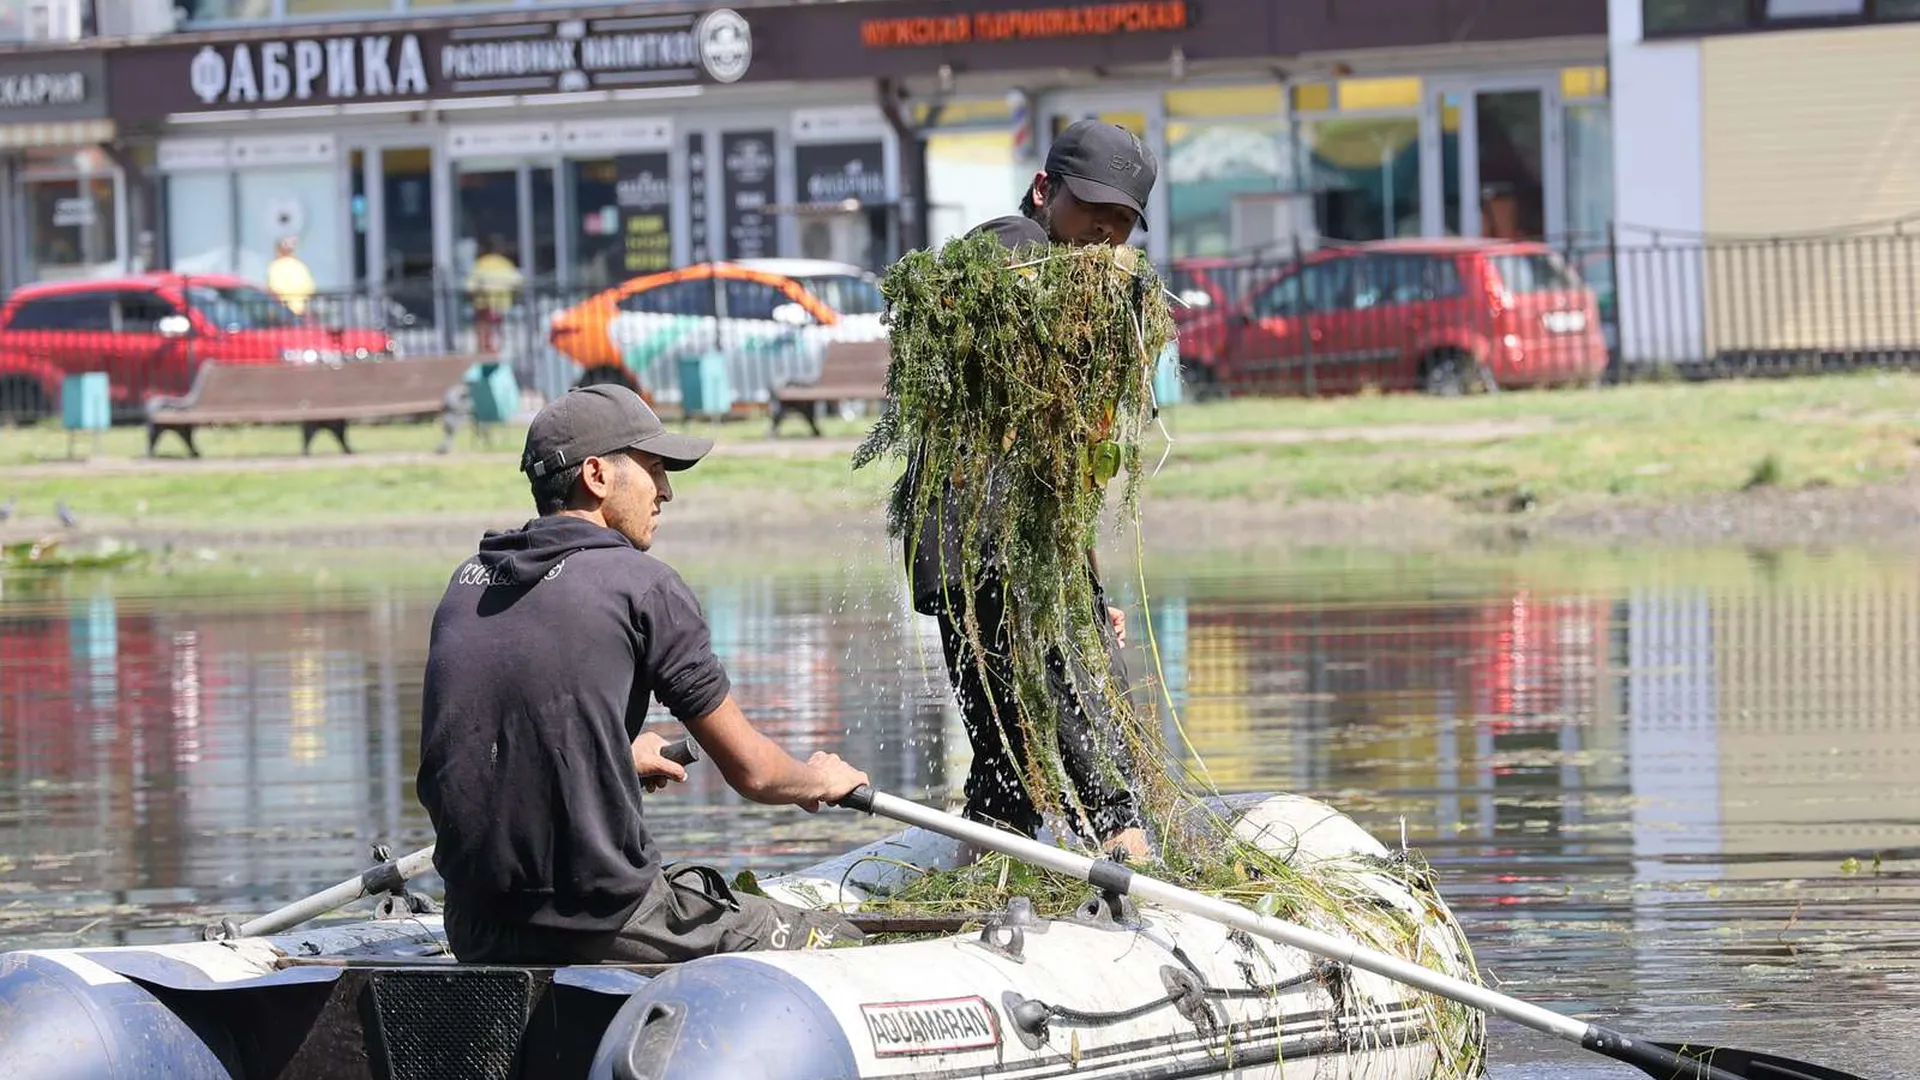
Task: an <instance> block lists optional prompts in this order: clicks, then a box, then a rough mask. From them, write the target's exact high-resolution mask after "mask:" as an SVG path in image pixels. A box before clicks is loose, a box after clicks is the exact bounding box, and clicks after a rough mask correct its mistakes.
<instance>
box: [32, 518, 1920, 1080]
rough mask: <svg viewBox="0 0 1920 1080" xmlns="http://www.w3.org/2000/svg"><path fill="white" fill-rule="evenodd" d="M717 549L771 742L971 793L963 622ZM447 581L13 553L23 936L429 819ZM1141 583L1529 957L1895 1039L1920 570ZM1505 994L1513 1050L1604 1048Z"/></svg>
mask: <svg viewBox="0 0 1920 1080" xmlns="http://www.w3.org/2000/svg"><path fill="white" fill-rule="evenodd" d="M826 561H828V560H826V559H823V562H826ZM1561 576H1566V577H1569V578H1571V579H1572V580H1573V583H1572V584H1564V583H1558V579H1559V578H1560V577H1561ZM691 577H692V579H693V581H694V584H695V587H696V589H697V591H698V592H699V593H700V595H701V597H702V602H703V604H704V605H705V606H706V608H707V611H708V613H709V616H710V618H711V622H712V626H713V635H714V646H715V648H716V650H717V651H718V652H719V653H720V655H721V656H722V657H723V658H724V660H725V661H726V663H727V665H728V667H729V669H730V670H731V672H732V674H733V677H734V681H735V686H736V693H737V694H738V696H739V698H740V699H741V701H742V702H743V704H744V705H745V706H746V708H747V710H748V713H749V715H751V716H752V717H754V719H755V720H756V721H757V722H758V723H760V724H761V725H762V726H763V727H764V728H765V729H766V730H768V731H769V732H770V733H771V734H772V735H774V737H776V738H777V739H780V740H781V741H782V742H784V743H786V744H787V745H789V746H792V747H794V748H796V749H812V748H824V749H831V750H836V751H838V752H840V753H842V754H844V755H846V756H847V757H848V758H849V759H851V760H854V761H857V762H859V763H860V764H862V765H863V766H864V767H866V768H867V769H868V770H869V771H870V772H872V773H873V775H874V776H875V778H876V781H877V782H878V783H879V784H880V785H882V786H884V787H886V788H889V789H892V790H896V791H902V792H907V793H912V794H917V795H931V796H934V797H946V796H950V795H951V794H952V792H953V789H954V788H955V787H957V784H958V781H959V779H960V777H961V776H962V775H963V774H964V769H965V764H966V756H967V750H966V743H965V738H964V735H963V734H962V733H961V731H960V728H959V725H958V721H957V718H956V717H955V716H954V713H953V710H952V709H951V708H950V707H949V706H948V705H947V701H946V690H945V684H944V673H943V671H942V670H941V668H940V665H939V655H938V648H937V643H936V642H935V640H934V638H933V637H932V634H931V628H930V626H927V625H922V624H923V623H924V622H925V620H917V619H916V620H909V619H907V618H905V617H903V616H902V614H901V612H902V611H903V604H902V602H901V598H900V596H899V594H898V590H897V588H896V583H893V582H891V581H890V580H889V579H887V578H886V577H885V575H884V573H883V572H882V571H880V570H876V571H874V572H873V574H871V575H868V576H863V575H861V574H860V573H856V572H853V571H844V572H843V571H839V570H835V571H833V572H830V573H829V572H815V573H792V572H783V573H779V574H772V573H769V574H762V575H757V576H756V575H752V574H741V573H738V572H733V571H728V572H725V573H721V572H717V571H716V572H714V573H713V574H711V575H709V576H708V577H706V578H702V577H701V576H700V575H699V574H698V572H697V571H696V572H695V573H694V574H692V575H691ZM443 580H444V578H443V576H442V570H441V569H440V568H435V569H433V570H432V571H431V572H423V573H421V574H418V575H413V576H409V575H406V574H394V575H389V576H388V577H386V578H384V579H382V580H378V581H376V582H373V583H369V584H365V585H359V586H351V587H339V586H333V587H327V588H317V587H316V588H295V589H288V588H286V587H276V588H272V589H264V590H262V589H253V588H247V589H243V590H238V591H236V590H234V589H232V588H225V587H223V588H222V589H220V590H213V591H210V592H202V591H197V590H192V589H189V590H187V591H184V592H174V593H171V594H169V595H153V594H151V593H150V592H148V591H147V589H148V586H149V585H150V584H151V583H145V582H142V581H140V580H139V579H127V578H118V579H116V578H85V577H75V578H67V579H57V580H54V581H52V582H48V583H45V584H44V585H42V586H41V587H39V588H37V589H33V590H30V591H25V592H23V591H22V590H21V589H20V588H18V587H16V586H15V585H14V584H12V583H10V584H9V591H7V592H6V593H5V594H4V596H0V940H4V942H5V943H6V944H8V945H18V944H21V943H27V942H31V943H42V944H67V943H73V942H75V941H79V940H84V941H87V942H91V943H109V942H139V941H149V940H161V939H175V938H178V937H180V936H182V935H183V934H185V933H191V932H192V930H193V929H194V928H196V927H197V926H198V925H199V924H200V923H202V922H204V921H205V920H207V919H209V918H212V917H214V916H216V915H223V914H232V913H235V912H238V911H246V910H260V909H263V908H264V907H266V906H268V905H271V904H273V903H278V902H282V901H284V900H287V899H291V898H293V897H296V896H299V895H303V894H305V893H306V892H309V891H311V890H313V889H315V888H317V887H319V886H322V885H324V884H327V883H330V882H331V881H333V880H337V879H339V878H342V877H345V876H346V875H348V874H349V873H352V872H354V871H355V870H357V869H358V868H359V867H360V866H361V865H362V864H363V862H364V860H365V858H366V854H367V850H368V845H369V844H370V843H371V842H373V841H376V840H381V841H387V842H390V843H392V844H394V845H395V847H396V848H404V847H410V846H413V845H415V844H418V843H423V842H425V841H426V840H427V839H428V836H427V829H426V821H425V816H424V813H423V812H422V811H421V810H420V809H419V807H418V805H417V803H416V802H415V801H414V797H413V790H412V781H413V775H414V772H415V769H416V764H417V763H416V753H417V738H418V700H419V693H420V686H419V681H418V680H419V672H420V668H421V665H422V662H423V659H424V653H425V646H426V636H427V627H428V622H429V619H430V617H431V614H432V609H433V605H434V603H435V601H436V600H437V598H438V592H439V586H440V584H441V583H442V581H443ZM1149 584H1150V585H1151V589H1150V590H1149V595H1151V596H1152V597H1154V603H1153V610H1152V612H1151V617H1150V619H1149V620H1148V628H1149V629H1150V630H1151V633H1150V634H1144V635H1139V636H1140V637H1142V638H1144V639H1145V640H1140V641H1136V642H1135V649H1134V652H1135V656H1134V657H1133V667H1134V670H1135V671H1149V672H1150V671H1154V670H1156V668H1157V670H1158V671H1159V672H1160V673H1161V675H1163V676H1164V682H1160V681H1157V680H1156V681H1152V682H1150V683H1149V685H1148V686H1147V688H1146V691H1145V696H1152V697H1155V698H1156V699H1157V700H1159V701H1161V702H1162V703H1171V705H1172V706H1173V708H1172V709H1171V710H1165V709H1163V710H1162V713H1163V715H1164V717H1165V722H1166V726H1167V729H1168V732H1169V735H1170V737H1172V736H1177V735H1179V734H1181V733H1184V739H1183V740H1182V739H1178V738H1175V739H1174V740H1173V741H1174V742H1175V744H1176V745H1183V746H1184V747H1186V749H1185V750H1184V751H1183V753H1184V754H1185V757H1186V761H1185V764H1186V765H1187V766H1188V767H1189V768H1191V769H1192V770H1193V771H1194V772H1195V773H1196V774H1201V775H1205V776H1207V777H1208V778H1210V779H1211V781H1212V782H1213V783H1215V784H1216V785H1218V786H1219V787H1221V788H1222V789H1224V790H1229V791H1233V790H1262V789H1284V790H1293V791H1302V792H1307V793H1311V794H1314V795H1317V796H1319V797H1322V798H1326V799H1328V800H1329V801H1332V802H1334V803H1335V804H1337V805H1340V806H1342V807H1343V808H1345V809H1347V810H1349V812H1351V813H1353V814H1354V816H1355V817H1357V818H1358V819H1359V820H1360V821H1361V822H1362V823H1363V824H1365V825H1367V826H1368V827H1369V828H1371V829H1373V830H1374V831H1375V832H1376V833H1377V834H1379V835H1382V836H1383V837H1389V838H1397V837H1399V836H1401V835H1403V834H1404V835H1405V836H1406V837H1407V839H1408V841H1409V842H1411V843H1413V844H1415V845H1417V846H1419V847H1421V848H1422V849H1423V850H1424V851H1425V852H1426V853H1427V854H1428V856H1429V857H1430V858H1431V859H1432V860H1433V861H1434V862H1435V864H1436V865H1437V866H1438V867H1439V869H1440V871H1441V874H1442V880H1443V881H1444V882H1445V888H1446V891H1447V893H1448V895H1449V896H1450V898H1452V899H1453V901H1454V902H1455V904H1456V906H1458V907H1459V908H1460V909H1461V910H1462V912H1463V915H1464V916H1465V917H1466V918H1467V920H1468V922H1469V925H1470V931H1471V932H1472V934H1473V935H1474V938H1475V940H1476V941H1479V942H1481V943H1482V945H1481V948H1482V950H1483V952H1482V960H1483V961H1484V962H1486V963H1487V964H1488V965H1489V966H1490V967H1491V969H1492V970H1493V971H1494V972H1495V973H1496V974H1497V975H1498V976H1499V977H1500V978H1501V979H1503V980H1504V981H1505V985H1506V986H1507V987H1508V989H1509V990H1511V991H1513V992H1516V993H1520V994H1521V995H1522V996H1527V997H1529V998H1530V999H1533V1000H1538V1001H1540V1002H1542V1003H1544V1004H1549V1005H1551V1006H1553V1007H1558V1008H1564V1009H1569V1010H1576V1011H1590V1012H1594V1013H1599V1014H1604V1015H1608V1016H1612V1017H1615V1018H1616V1019H1618V1020H1619V1021H1620V1022H1621V1023H1622V1024H1623V1025H1625V1024H1626V1023H1627V1022H1628V1021H1630V1020H1634V1019H1635V1018H1638V1020H1637V1022H1639V1023H1640V1024H1641V1025H1642V1027H1644V1028H1647V1029H1649V1030H1652V1031H1658V1032H1661V1033H1678V1034H1684V1035H1686V1036H1688V1037H1692V1038H1696V1039H1700V1038H1708V1039H1720V1040H1723V1041H1726V1042H1729V1043H1733V1044H1736V1045H1738V1044H1745V1045H1754V1046H1759V1047H1767V1048H1772V1049H1778V1050H1783V1051H1787V1052H1792V1051H1793V1050H1794V1049H1795V1048H1798V1049H1799V1050H1801V1051H1802V1052H1803V1055H1804V1056H1807V1057H1810V1058H1814V1059H1816V1060H1822V1061H1827V1062H1829V1063H1832V1064H1836V1065H1841V1066H1851V1067H1854V1068H1856V1069H1858V1070H1860V1071H1863V1072H1868V1073H1869V1074H1872V1073H1873V1072H1874V1069H1872V1068H1870V1066H1872V1065H1888V1064H1891V1063H1895V1062H1903V1061H1904V1060H1905V1057H1904V1055H1905V1052H1906V1051H1905V1049H1904V1046H1905V1040H1906V1039H1908V1038H1909V1037H1910V1036H1911V1035H1912V1034H1914V1024H1913V1022H1912V1021H1911V1020H1909V1019H1906V1017H1907V1016H1908V1015H1909V1014H1910V1013H1911V1012H1912V1010H1913V1007H1914V1006H1915V1005H1916V1004H1920V980H1916V979H1915V978H1914V977H1913V976H1912V975H1911V973H1910V972H1911V970H1912V967H1911V960H1912V956H1913V953H1914V952H1915V949H1916V946H1917V945H1920V934H1916V932H1915V918H1914V915H1913V914H1912V912H1913V911H1914V910H1915V905H1914V900H1915V899H1916V892H1915V888H1914V883H1915V881H1916V876H1915V873H1914V865H1915V863H1914V859H1915V856H1916V854H1920V788H1916V786H1915V785H1914V784H1913V782H1912V779H1911V778H1912V777H1913V776H1914V775H1915V772H1916V764H1920V761H1917V759H1920V709H1916V702H1917V701H1920V694H1917V693H1916V691H1920V574H1916V573H1915V572H1914V571H1912V570H1910V569H1908V568H1907V567H1905V566H1904V565H1902V564H1901V563H1898V562H1883V561H1876V560H1872V559H1868V558H1865V557H1859V558H1854V559H1850V560H1828V561H1819V560H1810V559H1797V560H1788V561H1787V562H1786V563H1785V564H1781V563H1778V562H1777V561H1766V562H1760V563H1755V562H1753V561H1751V560H1749V559H1748V558H1747V557H1746V556H1745V555H1743V554H1739V553H1729V554H1727V555H1726V556H1724V557H1716V558H1713V559H1700V560H1696V561H1695V562H1694V563H1693V564H1691V565H1690V567H1689V568H1686V569H1683V570H1680V571H1675V570H1673V569H1671V568H1660V567H1658V566H1656V565H1649V564H1637V563H1624V564H1622V565H1620V566H1618V567H1614V568H1612V569H1611V570H1610V571H1608V572H1607V573H1604V574H1599V575H1597V576H1596V575H1595V574H1594V573H1593V568H1592V567H1591V566H1583V567H1582V568H1581V572H1580V573H1578V574H1567V575H1561V574H1559V573H1558V572H1543V571H1540V570H1539V569H1537V568H1528V567H1522V566H1519V565H1515V566H1512V567H1500V566H1494V567H1492V568H1491V569H1489V568H1488V567H1487V566H1486V565H1484V564H1477V565H1475V566H1473V567H1471V568H1464V567H1463V568H1453V567H1448V566H1446V565H1438V566H1428V567H1425V568H1423V569H1421V570H1419V571H1418V572H1413V573H1409V572H1406V571H1405V569H1404V568H1400V569H1398V570H1395V571H1393V572H1392V573H1390V574H1382V573H1379V572H1374V571H1353V572H1346V573H1325V572H1319V571H1314V572H1306V571H1302V572H1295V573H1270V574H1263V573H1258V572H1254V571H1251V570H1249V569H1248V568H1247V567H1246V566H1245V565H1243V564H1240V563H1237V562H1226V561H1222V563H1221V564H1220V565H1212V566H1209V565H1201V566H1200V567H1199V568H1198V569H1191V568H1188V569H1182V570H1180V571H1179V572H1175V573H1168V574H1165V575H1163V576H1161V577H1159V578H1156V579H1155V580H1153V581H1151V582H1150V583H1149ZM1136 625H1138V624H1136ZM1156 655H1157V657H1158V661H1159V662H1158V664H1157V665H1156V664H1155V663H1154V657H1155V656H1156ZM1176 716H1177V717H1178V720H1177V721H1176V720H1175V719H1174V717H1176ZM648 814H649V816H650V819H651V820H653V821H655V822H656V825H655V828H656V831H657V833H658V834H659V836H660V837H661V838H662V842H663V845H664V846H666V847H667V848H668V849H669V850H670V851H671V852H672V853H673V854H674V855H675V856H677V857H688V858H698V859H705V860H711V861H715V862H718V863H722V864H725V865H728V866H739V865H747V864H751V865H754V866H756V867H775V866H785V865H793V864H796V863H800V862H804V861H806V860H808V859H810V858H812V857H815V856H817V855H819V854H822V853H824V852H827V851H832V850H837V849H839V848H841V847H843V846H845V845H846V844H847V843H848V842H849V841H851V840H856V839H862V838H865V837H867V836H870V835H875V834H877V833H878V832H880V831H884V826H883V825H881V824H879V823H877V822H872V821H863V820H859V819H854V818H852V817H850V816H842V815H835V814H831V813H829V814H822V815H818V816H813V817H809V816H807V815H802V814H799V813H797V812H794V811H792V810H784V809H772V808H764V807H757V806H752V805H750V804H746V803H745V802H744V801H742V800H741V799H739V798H738V797H737V796H735V795H733V794H732V793H731V792H730V791H728V790H727V789H726V788H725V785H724V783H723V782H722V781H721V780H720V778H719V776H718V774H717V772H716V771H715V770H713V769H711V768H702V769H696V770H695V771H694V774H693V779H692V780H691V781H690V782H689V783H688V784H687V785H686V787H685V788H684V789H682V790H679V791H676V792H674V793H672V794H671V795H670V796H662V797H659V798H655V799H652V800H650V803H649V806H648ZM1621 1010H1625V1014H1624V1016H1623V1014H1622V1012H1621ZM1862 1010H1865V1011H1864V1012H1863V1011H1862ZM1862 1015H1865V1016H1868V1017H1871V1018H1875V1019H1874V1020H1873V1021H1872V1022H1869V1021H1865V1020H1861V1019H1859V1017H1860V1016H1862ZM1500 1030H1501V1033H1502V1036H1501V1037H1502V1039H1503V1040H1505V1046H1506V1047H1507V1048H1506V1049H1504V1050H1503V1052H1502V1053H1501V1054H1498V1055H1496V1057H1497V1059H1498V1060H1502V1061H1505V1062H1512V1063H1522V1064H1519V1065H1503V1066H1502V1067H1501V1068H1502V1069H1510V1068H1519V1069H1520V1071H1519V1072H1517V1073H1514V1074H1513V1075H1525V1076H1529V1077H1533V1076H1545V1075H1556V1076H1558V1075H1578V1076H1587V1075H1589V1072H1588V1071H1587V1070H1588V1069H1589V1068H1594V1069H1598V1072H1597V1073H1594V1074H1593V1075H1601V1074H1605V1073H1606V1071H1607V1070H1606V1069H1605V1067H1604V1066H1603V1065H1600V1066H1596V1065H1592V1064H1591V1063H1588V1062H1585V1061H1583V1060H1581V1059H1582V1058H1583V1055H1581V1054H1580V1052H1579V1051H1577V1050H1570V1049H1566V1050H1563V1049H1560V1048H1557V1047H1554V1046H1551V1045H1548V1044H1546V1043H1545V1042H1544V1040H1536V1039H1533V1038H1532V1037H1531V1036H1528V1035H1525V1034H1516V1033H1514V1032H1512V1031H1511V1029H1507V1028H1504V1027H1503V1028H1501V1029H1500ZM1836 1032H1839V1033H1843V1034H1845V1035H1846V1036H1847V1038H1848V1039H1850V1040H1852V1041H1851V1044H1848V1045H1842V1046H1841V1048H1840V1049H1839V1050H1837V1051H1836V1050H1835V1049H1834V1046H1835V1044H1834V1043H1833V1038H1834V1037H1835V1033H1836ZM1595 1060H1596V1061H1597V1059H1595ZM1904 1068H1905V1067H1904V1066H1902V1067H1901V1071H1904ZM1497 1071H1498V1070H1497ZM1878 1071H1879V1072H1880V1073H1881V1074H1886V1075H1895V1074H1897V1073H1890V1072H1888V1070H1887V1069H1885V1068H1881V1069H1879V1070H1878Z"/></svg>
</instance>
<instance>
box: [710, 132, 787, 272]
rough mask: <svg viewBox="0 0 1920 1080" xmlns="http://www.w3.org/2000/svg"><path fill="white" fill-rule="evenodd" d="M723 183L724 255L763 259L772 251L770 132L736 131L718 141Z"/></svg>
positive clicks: (772, 172) (773, 193) (771, 135)
mask: <svg viewBox="0 0 1920 1080" xmlns="http://www.w3.org/2000/svg"><path fill="white" fill-rule="evenodd" d="M720 169H721V172H722V174H723V175H724V176H725V179H726V193H727V207H726V211H727V217H726V252H727V258H729V259H764V258H767V257H769V256H771V255H773V254H774V253H775V252H774V247H775V243H776V241H775V236H774V225H775V219H774V217H773V215H771V214H769V213H767V212H766V208H767V207H768V206H771V205H772V204H773V202H774V201H775V198H776V197H777V196H776V189H775V174H774V167H773V132H771V131H736V132H731V133H729V134H726V135H722V136H721V137H720Z"/></svg>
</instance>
